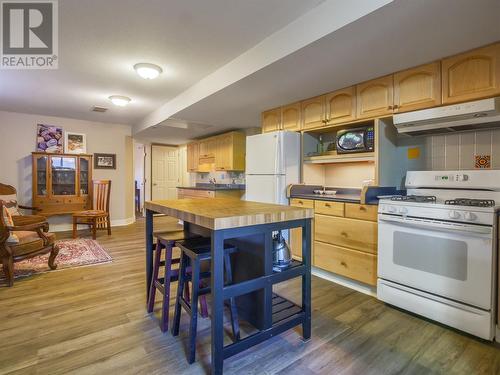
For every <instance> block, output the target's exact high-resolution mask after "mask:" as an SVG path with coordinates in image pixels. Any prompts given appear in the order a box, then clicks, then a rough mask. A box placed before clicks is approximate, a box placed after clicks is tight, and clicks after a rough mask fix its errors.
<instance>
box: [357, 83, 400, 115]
mask: <svg viewBox="0 0 500 375" xmlns="http://www.w3.org/2000/svg"><path fill="white" fill-rule="evenodd" d="M356 93H357V103H356V108H357V111H356V114H357V117H358V118H371V117H382V116H386V115H390V114H392V108H393V78H392V75H390V76H385V77H382V78H377V79H374V80H371V81H368V82H364V83H360V84H359V85H357V86H356Z"/></svg>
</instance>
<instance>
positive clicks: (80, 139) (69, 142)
mask: <svg viewBox="0 0 500 375" xmlns="http://www.w3.org/2000/svg"><path fill="white" fill-rule="evenodd" d="M64 152H65V153H67V154H85V153H86V152H87V136H86V135H85V134H81V133H73V132H64Z"/></svg>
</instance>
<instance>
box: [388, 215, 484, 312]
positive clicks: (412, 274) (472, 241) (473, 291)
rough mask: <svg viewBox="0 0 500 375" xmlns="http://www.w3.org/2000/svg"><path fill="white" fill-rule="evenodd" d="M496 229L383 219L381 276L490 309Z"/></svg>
mask: <svg viewBox="0 0 500 375" xmlns="http://www.w3.org/2000/svg"><path fill="white" fill-rule="evenodd" d="M492 268H493V246H492V228H491V227H486V226H480V225H468V224H455V223H448V222H429V221H426V220H418V219H412V218H399V217H394V216H392V215H379V220H378V276H379V278H382V279H385V280H389V281H394V282H396V283H400V284H403V285H407V286H410V287H412V288H415V289H418V290H423V291H426V292H429V293H433V294H435V295H438V296H442V297H445V298H449V299H453V300H456V301H460V302H464V303H467V304H470V305H473V306H477V307H480V308H483V309H486V310H489V309H490V308H491V287H492V278H491V274H492Z"/></svg>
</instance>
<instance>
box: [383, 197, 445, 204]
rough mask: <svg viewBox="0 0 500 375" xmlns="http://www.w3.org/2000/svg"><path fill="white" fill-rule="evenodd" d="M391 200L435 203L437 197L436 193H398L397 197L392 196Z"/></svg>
mask: <svg viewBox="0 0 500 375" xmlns="http://www.w3.org/2000/svg"><path fill="white" fill-rule="evenodd" d="M391 201H405V202H417V203H435V202H436V197H435V196H434V195H397V196H395V197H392V198H391Z"/></svg>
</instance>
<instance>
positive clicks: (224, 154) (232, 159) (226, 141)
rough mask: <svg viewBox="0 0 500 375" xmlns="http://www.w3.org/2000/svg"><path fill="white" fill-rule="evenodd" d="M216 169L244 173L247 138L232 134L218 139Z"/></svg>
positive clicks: (243, 135) (220, 136)
mask: <svg viewBox="0 0 500 375" xmlns="http://www.w3.org/2000/svg"><path fill="white" fill-rule="evenodd" d="M216 139H217V146H216V152H215V169H216V170H218V171H244V170H245V149H246V137H245V134H243V133H240V132H230V133H226V134H222V135H219V136H218V137H216Z"/></svg>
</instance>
